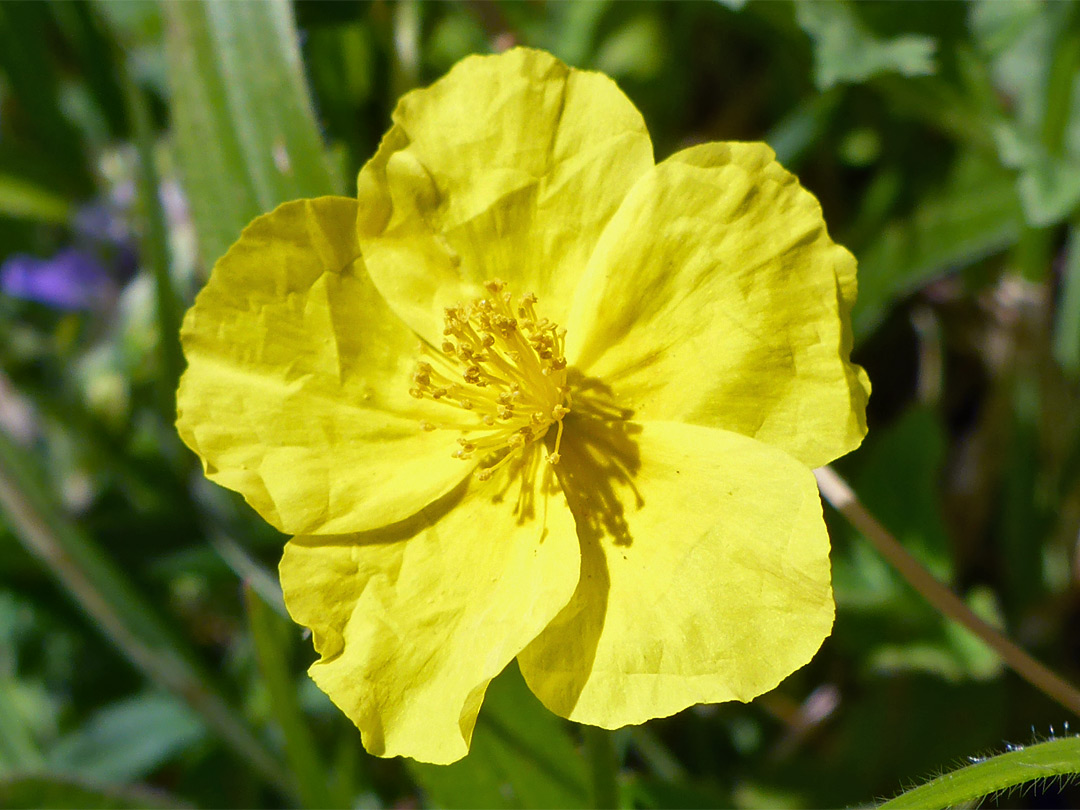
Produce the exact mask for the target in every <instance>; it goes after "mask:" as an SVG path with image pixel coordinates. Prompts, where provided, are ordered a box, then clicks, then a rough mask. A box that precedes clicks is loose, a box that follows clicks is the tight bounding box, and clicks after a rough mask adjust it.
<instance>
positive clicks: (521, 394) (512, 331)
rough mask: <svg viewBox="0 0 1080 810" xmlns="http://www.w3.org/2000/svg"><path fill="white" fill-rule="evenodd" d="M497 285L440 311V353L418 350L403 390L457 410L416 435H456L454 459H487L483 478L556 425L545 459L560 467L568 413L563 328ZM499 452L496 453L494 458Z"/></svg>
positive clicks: (528, 298)
mask: <svg viewBox="0 0 1080 810" xmlns="http://www.w3.org/2000/svg"><path fill="white" fill-rule="evenodd" d="M505 286H506V285H505V284H504V283H503V282H501V281H489V282H487V283H486V284H485V285H484V287H485V288H486V289H487V291H488V293H489V295H488V297H486V298H478V299H476V300H474V301H472V302H471V303H469V304H465V305H461V306H456V307H450V308H448V309H447V310H446V319H445V328H444V329H443V341H442V346H441V347H440V349H441V351H433V350H431V349H428V348H427V347H426V346H421V353H422V354H423V355H424V359H422V360H420V362H418V363H417V366H416V371H415V373H414V374H413V378H412V380H413V387H412V388H410V389H409V393H410V394H412V395H413V396H414V397H416V398H417V399H431V400H434V401H436V402H439V403H442V404H445V405H449V406H452V407H453V408H455V409H457V410H458V413H457V414H456V418H455V419H453V420H452V421H447V422H442V423H440V424H438V425H436V424H432V423H431V422H422V423H421V425H420V426H421V428H422V429H423V430H435V429H436V428H440V427H446V428H453V429H457V430H460V431H461V434H462V435H461V438H459V439H458V445H459V447H458V449H457V450H455V451H454V453H453V455H454V457H455V458H460V459H466V460H467V459H472V458H480V459H483V460H484V461H487V460H489V459H492V460H493V461H494V463H492V464H489V465H487V466H483V467H481V469H480V472H479V473H478V476H479V478H480V479H481V480H487V479H489V478H491V476H492V475H493V474H494V473H495V471H496V470H497V469H498V468H499V467H501V466H502V465H503V464H505V463H506V462H507V461H508V460H509V459H510V458H511V457H512V456H513V455H514V454H515V452H516V451H517V450H519V449H520V448H522V447H524V446H525V445H527V444H528V443H529V442H533V441H536V440H538V439H541V438H543V437H544V436H545V435H546V434H547V431H548V429H549V428H550V427H551V426H552V425H557V426H558V427H557V430H558V433H557V434H556V437H555V446H554V448H553V449H552V452H550V453H549V454H548V455H547V460H548V461H549V462H550V463H551V464H557V463H558V462H559V446H560V443H561V442H562V434H563V423H562V420H563V417H564V416H566V415H567V414H568V413H569V412H570V389H569V388H568V387H567V385H566V358H565V357H564V356H563V341H564V338H565V336H566V330H565V329H561V328H559V327H558V326H557V325H556V324H554V323H552V322H551V321H549V320H548V319H547V318H539V317H537V314H536V300H537V299H536V296H535V295H533V294H532V293H529V294H527V295H523V296H521V297H520V298H519V299H518V300H517V303H516V306H515V302H514V297H513V296H512V295H511V294H510V293H508V292H504V288H505ZM500 454H501V455H500Z"/></svg>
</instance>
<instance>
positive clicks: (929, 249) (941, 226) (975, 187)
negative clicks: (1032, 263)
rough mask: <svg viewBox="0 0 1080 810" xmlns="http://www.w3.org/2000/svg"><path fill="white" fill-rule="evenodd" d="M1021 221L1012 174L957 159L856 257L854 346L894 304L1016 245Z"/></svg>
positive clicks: (970, 158)
mask: <svg viewBox="0 0 1080 810" xmlns="http://www.w3.org/2000/svg"><path fill="white" fill-rule="evenodd" d="M1023 221H1024V220H1023V213H1022V212H1021V209H1020V201H1019V199H1018V197H1017V193H1016V186H1015V181H1014V179H1013V176H1012V174H1011V173H1010V172H1009V171H1008V170H1006V169H1004V168H1002V167H1001V166H999V165H998V164H997V163H996V161H995V162H989V161H987V160H986V159H985V158H984V157H982V156H979V155H977V154H975V153H971V154H969V155H967V156H965V157H964V158H962V159H961V160H960V161H959V163H958V165H957V167H956V169H955V170H954V172H953V173H952V176H951V177H950V178H949V179H948V180H947V181H946V182H945V184H944V186H943V187H942V188H941V189H939V190H935V191H934V192H932V193H930V194H928V195H927V196H926V197H925V198H924V199H923V201H922V202H921V203H920V204H919V205H918V206H917V207H916V208H915V213H914V214H913V215H912V216H911V217H910V218H909V219H906V220H902V221H897V222H894V223H892V224H891V225H889V226H888V227H887V228H885V230H884V232H883V233H882V234H881V236H880V237H879V238H878V240H877V241H876V242H875V243H874V244H872V245H871V246H870V247H869V248H868V249H867V250H866V251H865V252H864V253H863V254H862V255H861V256H859V301H858V303H857V304H856V307H855V311H854V313H853V314H852V320H853V324H852V325H853V328H854V330H855V338H856V340H860V339H862V338H864V337H866V336H867V335H868V334H869V333H870V332H871V331H873V329H874V328H875V327H876V326H877V325H878V324H879V323H880V322H881V321H882V320H883V319H884V317H885V315H886V313H887V312H888V309H889V306H890V305H891V304H892V302H893V301H894V300H895V299H897V298H899V297H901V296H903V295H906V294H908V293H910V292H912V291H913V290H915V289H916V288H918V287H919V286H920V285H922V284H924V283H925V282H926V281H928V280H929V279H931V278H933V277H935V276H937V275H939V274H941V273H944V272H947V271H951V270H957V269H961V268H963V267H967V266H970V265H972V264H974V263H975V262H976V261H978V260H980V259H982V258H985V257H986V256H990V255H992V254H994V253H997V252H1000V251H1002V250H1005V249H1006V248H1008V247H1010V246H1012V245H1014V244H1016V241H1017V239H1018V238H1019V235H1020V230H1021V227H1022V226H1023Z"/></svg>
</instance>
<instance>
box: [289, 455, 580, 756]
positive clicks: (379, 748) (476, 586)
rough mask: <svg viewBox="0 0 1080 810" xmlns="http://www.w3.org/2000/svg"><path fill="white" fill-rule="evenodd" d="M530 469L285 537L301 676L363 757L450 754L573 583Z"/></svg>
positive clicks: (570, 559)
mask: <svg viewBox="0 0 1080 810" xmlns="http://www.w3.org/2000/svg"><path fill="white" fill-rule="evenodd" d="M536 449H537V450H539V446H537V447H536ZM534 461H535V462H539V456H538V455H535V456H534ZM543 469H544V468H543V467H540V473H539V474H535V475H532V476H531V480H530V481H529V482H528V483H527V484H525V485H521V484H520V481H521V479H520V478H519V479H517V480H516V481H511V480H510V479H509V478H508V476H506V475H503V476H502V477H501V479H500V478H499V476H496V478H493V479H492V480H491V481H489V482H484V483H480V482H478V481H473V482H472V483H471V484H466V485H462V487H461V489H459V490H455V491H454V492H452V493H451V494H449V495H447V496H446V497H445V498H443V499H442V500H441V501H439V502H436V503H435V504H432V505H431V506H429V507H427V508H426V509H424V510H423V511H422V512H420V513H419V514H417V515H415V516H414V517H413V518H410V519H409V520H407V521H405V522H403V523H401V524H398V525H396V526H391V527H387V528H384V529H379V530H376V531H373V532H368V533H366V534H358V535H351V536H345V537H337V538H328V537H298V538H295V539H294V540H292V541H291V542H290V543H289V544H288V545H287V546H286V548H285V556H284V558H283V559H282V561H281V583H282V587H283V588H284V591H285V603H286V604H287V605H288V608H289V612H290V613H291V614H292V616H293V618H294V619H295V620H296V621H297V622H299V623H300V624H303V625H306V626H308V627H310V628H311V629H312V631H313V634H314V640H315V649H316V650H317V651H318V652H319V653H320V655H321V658H320V660H319V661H317V662H316V663H315V664H313V665H312V667H311V670H310V673H311V677H312V678H313V679H314V680H315V682H316V683H317V684H318V685H319V687H320V688H321V689H323V691H325V692H326V693H327V694H328V695H329V696H330V698H331V700H333V701H334V703H336V704H337V705H338V706H339V707H340V708H341V710H342V711H343V712H345V714H346V715H348V716H349V717H350V718H351V719H352V720H353V722H354V723H356V725H357V726H358V727H359V728H360V731H361V733H362V736H363V742H364V747H365V748H366V749H367V750H368V751H370V752H371V753H373V754H376V755H379V756H396V755H403V756H408V757H412V758H414V759H418V760H421V761H424V762H436V763H448V762H453V761H454V760H457V759H460V758H461V757H463V756H464V755H465V754H466V753H468V749H469V743H470V741H471V739H472V731H473V725H474V724H475V722H476V714H477V711H478V710H479V708H480V703H481V701H482V700H483V697H484V691H485V690H486V689H487V685H488V682H489V681H490V680H491V679H492V678H493V677H495V675H497V674H498V673H499V672H500V671H502V669H503V668H504V667H505V666H506V665H507V664H508V663H509V662H510V661H511V660H513V658H514V656H515V655H517V653H518V652H519V651H520V650H521V649H522V648H523V647H524V646H525V645H526V644H528V643H529V642H530V641H531V640H532V639H533V638H535V637H536V635H537V634H538V633H539V632H540V631H541V630H542V629H543V628H544V626H545V625H546V624H547V623H548V622H549V621H551V619H552V617H554V616H555V615H556V614H557V613H558V612H559V610H560V609H561V608H562V607H563V605H565V604H566V602H567V600H568V599H569V598H570V596H571V594H572V593H573V592H574V587H575V585H576V583H577V576H578V570H579V567H580V557H579V553H578V543H577V537H576V535H575V531H574V520H573V517H572V515H571V514H570V510H569V509H568V508H567V505H566V500H565V498H564V497H563V496H562V494H561V493H560V492H559V491H558V488H557V487H554V486H551V485H550V478H549V477H547V476H545V475H544V473H543ZM545 478H547V480H548V481H549V484H548V486H547V487H545V485H544V481H545Z"/></svg>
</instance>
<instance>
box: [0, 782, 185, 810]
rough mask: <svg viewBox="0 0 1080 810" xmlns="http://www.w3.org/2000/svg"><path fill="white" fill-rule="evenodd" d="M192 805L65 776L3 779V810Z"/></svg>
mask: <svg viewBox="0 0 1080 810" xmlns="http://www.w3.org/2000/svg"><path fill="white" fill-rule="evenodd" d="M190 806H191V805H189V804H187V803H186V802H183V801H181V800H179V799H176V798H174V797H172V796H169V795H168V794H165V793H162V792H160V791H158V790H152V789H150V788H141V787H131V786H128V785H102V784H98V783H94V782H89V781H84V780H81V779H75V778H72V777H70V776H66V775H50V774H44V775H39V774H35V775H28V776H9V777H4V778H0V807H5V808H8V810H21V809H22V808H25V810H68V808H72V807H80V808H83V809H84V810H127V809H128V808H131V810H138V808H154V810H157V809H158V808H160V809H161V810H173V808H175V809H176V810H183V809H184V808H188V807H190Z"/></svg>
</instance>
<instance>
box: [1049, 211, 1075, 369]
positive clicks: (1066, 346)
mask: <svg viewBox="0 0 1080 810" xmlns="http://www.w3.org/2000/svg"><path fill="white" fill-rule="evenodd" d="M1054 359H1056V360H1057V361H1058V363H1059V364H1060V365H1061V367H1062V368H1063V369H1064V370H1065V371H1066V372H1067V373H1068V374H1069V376H1071V377H1072V378H1073V379H1075V378H1077V377H1080V227H1077V226H1073V227H1072V228H1071V229H1070V230H1069V241H1068V244H1067V246H1066V248H1065V264H1064V267H1063V268H1062V292H1061V299H1060V303H1059V304H1058V310H1057V315H1056V317H1055V322H1054Z"/></svg>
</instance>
